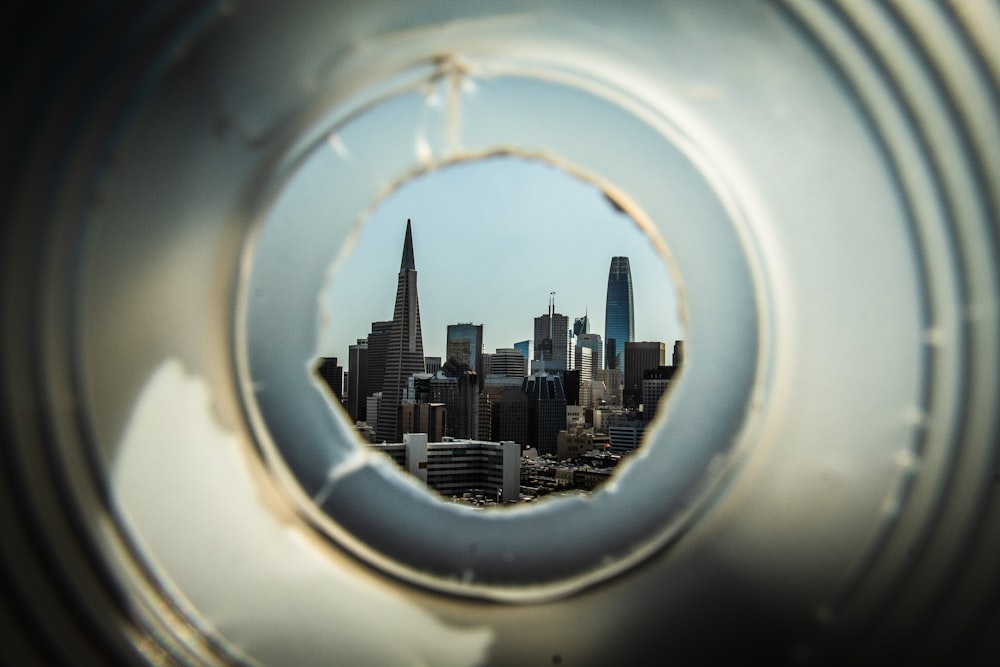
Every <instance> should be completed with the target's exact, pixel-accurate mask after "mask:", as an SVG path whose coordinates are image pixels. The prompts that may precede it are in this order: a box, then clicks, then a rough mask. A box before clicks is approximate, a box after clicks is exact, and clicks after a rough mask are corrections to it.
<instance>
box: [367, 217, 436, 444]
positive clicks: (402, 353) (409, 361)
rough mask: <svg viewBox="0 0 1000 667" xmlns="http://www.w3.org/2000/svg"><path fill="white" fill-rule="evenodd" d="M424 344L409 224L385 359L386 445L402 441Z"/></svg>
mask: <svg viewBox="0 0 1000 667" xmlns="http://www.w3.org/2000/svg"><path fill="white" fill-rule="evenodd" d="M424 369H425V366H424V342H423V336H422V335H421V332H420V304H419V302H418V301H417V268H416V263H415V261H414V259H413V232H412V230H411V228H410V221H409V220H407V221H406V239H405V240H404V241H403V259H402V261H401V262H400V265H399V277H398V279H397V282H396V307H395V309H394V311H393V314H392V328H391V333H390V335H389V348H388V350H387V351H386V358H385V376H384V381H383V383H382V402H381V404H380V406H379V411H378V421H377V425H376V429H375V433H376V437H377V438H378V439H379V440H380V441H384V442H402V440H403V433H402V430H401V420H400V412H401V411H400V402H401V401H402V399H403V393H404V391H405V389H406V381H407V380H408V379H409V377H410V376H411V375H413V374H414V373H423V372H424Z"/></svg>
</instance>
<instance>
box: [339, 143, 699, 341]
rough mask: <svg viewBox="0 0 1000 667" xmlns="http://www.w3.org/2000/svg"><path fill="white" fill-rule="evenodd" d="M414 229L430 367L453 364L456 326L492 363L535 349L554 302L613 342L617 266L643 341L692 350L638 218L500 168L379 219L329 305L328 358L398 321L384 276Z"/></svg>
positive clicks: (390, 207)
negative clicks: (609, 297) (628, 280)
mask: <svg viewBox="0 0 1000 667" xmlns="http://www.w3.org/2000/svg"><path fill="white" fill-rule="evenodd" d="M411 211H412V213H410V212H411ZM407 219H410V220H411V221H412V229H413V246H414V255H415V262H416V268H417V269H418V271H419V275H420V285H419V292H420V308H421V319H422V329H423V331H424V336H423V338H424V350H425V355H426V356H440V357H442V360H445V358H446V356H447V353H446V349H445V348H446V338H447V327H448V326H449V325H454V324H458V323H472V324H475V325H479V324H481V325H483V349H484V350H485V351H486V352H492V351H494V350H495V349H497V348H509V347H512V346H513V345H514V343H516V342H518V341H522V340H530V339H532V338H533V322H534V318H535V317H537V316H539V315H542V314H545V313H546V312H547V310H548V303H549V299H550V297H553V296H554V298H555V311H556V312H557V313H560V314H563V315H566V316H568V317H569V318H570V321H571V322H572V321H573V320H575V319H576V318H578V317H582V316H584V315H587V316H588V317H589V319H590V328H591V331H593V332H603V330H604V321H603V320H604V318H603V313H604V311H605V297H606V289H607V279H608V267H609V265H610V262H611V257H612V256H615V255H621V256H629V257H630V263H631V266H632V273H633V284H634V286H635V293H636V295H635V311H636V339H637V340H663V341H664V342H670V341H672V340H676V339H682V338H684V330H683V328H682V326H681V325H680V322H679V318H678V313H677V290H676V288H675V287H674V285H673V282H672V280H671V278H670V274H669V271H668V268H667V266H666V263H665V262H664V261H663V260H662V259H661V258H660V257H659V256H658V255H657V254H656V253H655V252H654V251H653V249H652V246H651V244H650V243H649V242H648V241H647V240H646V239H645V238H644V237H643V235H642V234H641V232H639V231H638V229H637V228H636V226H635V225H634V224H633V223H632V222H631V220H630V219H629V218H627V217H626V216H624V215H623V214H621V213H620V212H618V211H616V210H615V209H613V208H612V207H611V206H610V205H609V204H608V203H607V201H606V200H605V199H604V197H603V195H601V193H600V192H599V191H597V190H596V189H595V188H593V187H592V186H590V185H588V184H585V183H582V182H580V181H578V180H576V179H573V178H572V177H570V176H568V175H567V174H565V173H564V172H562V171H560V170H558V169H555V168H554V167H551V166H548V165H545V164H542V163H535V162H527V161H523V160H492V161H484V162H476V163H470V164H464V165H460V166H457V167H451V168H449V169H447V170H444V171H442V172H440V173H433V174H431V175H430V176H425V177H423V178H422V179H419V180H417V181H414V182H411V183H409V184H407V185H406V186H404V187H403V188H402V189H400V190H399V191H398V192H397V193H395V194H393V195H391V196H389V197H388V198H387V199H386V200H385V201H384V202H383V203H382V205H381V206H379V207H378V208H377V209H376V211H375V212H374V214H373V215H372V217H371V218H370V219H369V220H368V222H367V224H366V225H365V227H364V228H363V230H362V232H361V233H360V234H359V235H358V238H357V239H356V244H355V246H354V248H353V252H351V253H350V254H349V255H347V256H344V257H342V258H340V260H338V263H337V265H336V266H335V267H334V268H335V270H334V271H333V272H332V281H331V284H330V286H329V288H328V289H327V290H326V291H325V293H324V294H323V295H322V296H321V299H320V306H321V309H325V311H326V312H324V313H323V318H322V320H321V321H324V322H327V323H328V324H327V326H326V327H324V328H323V329H321V335H320V342H319V345H320V352H321V353H322V354H324V355H328V356H335V357H338V358H346V356H347V351H348V346H349V345H351V344H353V343H355V342H356V340H357V339H358V338H364V337H365V336H366V335H367V333H368V332H369V330H370V326H371V323H372V322H375V321H384V320H388V319H390V318H391V317H392V313H391V307H392V306H391V304H392V303H393V298H394V294H393V292H394V288H395V285H394V284H392V283H391V282H390V281H389V280H387V279H386V275H390V276H391V275H393V274H394V273H395V272H396V271H397V267H398V261H399V254H398V253H399V248H400V247H401V244H402V241H403V235H404V230H405V228H406V221H407ZM422 220H423V221H424V222H421V221H422ZM476 220H478V221H479V222H478V223H476V222H475V221H476ZM331 259H333V258H331ZM393 264H395V266H393ZM348 276H350V278H348ZM553 292H554V295H553V294H552V293H553ZM339 313H346V314H347V315H346V316H345V317H344V318H339V317H338V314H339Z"/></svg>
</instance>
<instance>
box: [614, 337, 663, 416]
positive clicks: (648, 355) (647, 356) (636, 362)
mask: <svg viewBox="0 0 1000 667" xmlns="http://www.w3.org/2000/svg"><path fill="white" fill-rule="evenodd" d="M666 352H667V346H666V345H665V344H664V343H660V342H652V341H642V342H638V341H630V342H628V343H625V383H624V384H625V388H624V390H623V394H622V402H623V403H624V404H625V405H626V406H627V407H631V408H637V407H639V404H640V403H642V374H643V373H644V372H645V371H651V370H656V369H657V368H659V367H660V366H663V363H664V360H665V359H666Z"/></svg>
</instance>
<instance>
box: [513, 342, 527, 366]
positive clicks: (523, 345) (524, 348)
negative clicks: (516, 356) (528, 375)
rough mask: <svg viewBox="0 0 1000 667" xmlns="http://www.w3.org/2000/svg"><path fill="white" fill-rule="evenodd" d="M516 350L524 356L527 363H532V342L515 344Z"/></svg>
mask: <svg viewBox="0 0 1000 667" xmlns="http://www.w3.org/2000/svg"><path fill="white" fill-rule="evenodd" d="M514 349H515V350H517V351H518V352H520V353H521V354H522V355H524V359H525V361H531V341H530V340H522V341H520V342H518V343H514Z"/></svg>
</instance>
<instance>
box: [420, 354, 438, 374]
mask: <svg viewBox="0 0 1000 667" xmlns="http://www.w3.org/2000/svg"><path fill="white" fill-rule="evenodd" d="M424 370H426V371H427V372H428V373H431V374H434V373H437V372H438V371H439V370H441V357H424Z"/></svg>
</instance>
